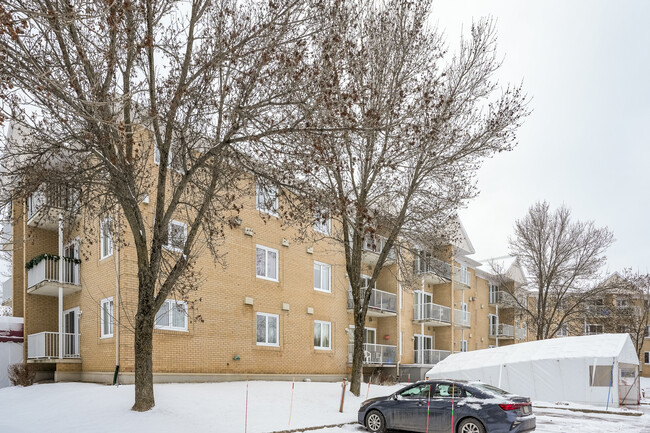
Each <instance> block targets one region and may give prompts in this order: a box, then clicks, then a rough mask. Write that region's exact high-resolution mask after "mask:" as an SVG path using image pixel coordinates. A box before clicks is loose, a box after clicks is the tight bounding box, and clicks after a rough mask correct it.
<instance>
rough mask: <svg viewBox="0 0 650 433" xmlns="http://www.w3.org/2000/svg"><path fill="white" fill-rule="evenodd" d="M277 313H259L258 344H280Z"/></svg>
mask: <svg viewBox="0 0 650 433" xmlns="http://www.w3.org/2000/svg"><path fill="white" fill-rule="evenodd" d="M279 320H280V318H279V317H278V315H277V314H267V313H257V344H258V345H259V346H279V345H280V343H279V342H278V341H279V340H278V328H279V326H278V325H279Z"/></svg>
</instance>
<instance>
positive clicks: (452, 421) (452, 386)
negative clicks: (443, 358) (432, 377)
mask: <svg viewBox="0 0 650 433" xmlns="http://www.w3.org/2000/svg"><path fill="white" fill-rule="evenodd" d="M454 394H456V382H451V433H454Z"/></svg>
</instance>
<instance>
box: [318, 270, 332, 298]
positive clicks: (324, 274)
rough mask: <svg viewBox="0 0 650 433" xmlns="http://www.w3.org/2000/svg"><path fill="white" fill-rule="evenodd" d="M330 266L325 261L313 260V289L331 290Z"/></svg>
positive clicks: (329, 291)
mask: <svg viewBox="0 0 650 433" xmlns="http://www.w3.org/2000/svg"><path fill="white" fill-rule="evenodd" d="M331 275H332V267H331V266H330V265H327V264H325V263H320V262H314V290H318V291H320V292H328V293H331V292H332V286H331Z"/></svg>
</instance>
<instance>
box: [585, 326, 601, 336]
mask: <svg viewBox="0 0 650 433" xmlns="http://www.w3.org/2000/svg"><path fill="white" fill-rule="evenodd" d="M602 333H603V325H591V324H587V325H585V335H596V334H602Z"/></svg>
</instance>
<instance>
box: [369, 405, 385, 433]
mask: <svg viewBox="0 0 650 433" xmlns="http://www.w3.org/2000/svg"><path fill="white" fill-rule="evenodd" d="M366 428H367V429H368V430H370V431H371V432H373V433H383V432H385V431H386V421H384V416H383V415H382V414H381V412H379V411H376V410H372V411H370V413H369V414H368V416H366Z"/></svg>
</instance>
